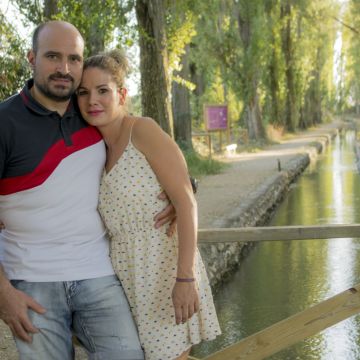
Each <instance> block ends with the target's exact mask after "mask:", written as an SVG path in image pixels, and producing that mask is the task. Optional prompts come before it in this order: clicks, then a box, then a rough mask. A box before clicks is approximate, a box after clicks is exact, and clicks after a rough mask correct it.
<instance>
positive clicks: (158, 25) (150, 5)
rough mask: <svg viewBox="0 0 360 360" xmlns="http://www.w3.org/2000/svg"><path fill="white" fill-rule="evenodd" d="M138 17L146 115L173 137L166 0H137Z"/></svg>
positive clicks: (142, 91) (142, 98)
mask: <svg viewBox="0 0 360 360" xmlns="http://www.w3.org/2000/svg"><path fill="white" fill-rule="evenodd" d="M136 18H137V21H138V25H139V45H140V72H141V95H142V96H141V104H142V111H143V115H144V116H150V117H152V118H153V119H154V120H155V121H157V122H158V123H159V124H160V126H161V127H162V128H163V130H164V131H166V132H167V133H168V134H169V135H171V136H173V118H172V111H171V100H170V96H171V84H170V80H169V74H168V54H167V44H166V32H165V12H164V3H163V0H137V1H136Z"/></svg>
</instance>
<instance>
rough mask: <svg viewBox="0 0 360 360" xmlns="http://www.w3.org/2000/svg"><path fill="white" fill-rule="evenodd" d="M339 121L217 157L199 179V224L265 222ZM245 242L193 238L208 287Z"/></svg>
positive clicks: (228, 269)
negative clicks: (212, 171) (215, 171)
mask: <svg viewBox="0 0 360 360" xmlns="http://www.w3.org/2000/svg"><path fill="white" fill-rule="evenodd" d="M343 126H344V125H343V123H340V122H336V123H331V124H326V125H322V126H320V127H318V128H315V129H312V130H308V131H306V132H302V133H297V134H295V135H293V136H292V137H291V138H288V139H287V140H283V141H281V142H280V143H279V144H276V145H272V146H269V147H267V148H266V149H264V150H262V151H260V152H258V153H254V154H249V153H241V154H237V155H235V156H233V157H229V158H225V159H223V160H224V161H227V162H229V163H230V166H229V168H228V169H227V170H226V171H225V172H224V173H222V174H219V175H215V176H210V177H206V178H204V179H203V180H201V181H200V186H199V193H198V195H197V199H198V205H199V227H200V228H226V227H246V226H262V225H265V224H266V223H267V222H268V221H269V219H270V218H271V216H272V214H273V213H274V210H275V209H276V207H277V205H278V204H279V203H280V202H281V200H282V199H283V197H284V195H285V194H286V193H287V192H288V190H289V187H290V185H291V183H293V182H294V181H295V180H296V178H297V177H298V176H299V175H300V174H301V173H302V172H303V171H304V170H305V169H306V168H307V166H308V165H309V164H310V163H311V162H314V161H316V159H317V158H318V157H319V156H320V155H321V153H322V152H323V149H324V148H325V147H326V146H327V145H328V144H329V143H330V142H331V138H332V137H334V136H336V134H337V133H338V132H339V131H340V130H341V129H342V128H343ZM359 153H360V152H359ZM250 247H251V244H250V243H248V244H247V243H238V244H234V243H231V244H229V243H222V242H221V239H219V243H217V244H201V243H199V248H200V252H201V254H202V257H203V260H204V263H205V266H206V268H207V272H208V275H209V279H210V283H211V285H212V287H213V289H215V290H216V289H217V287H218V285H219V284H221V283H222V282H223V281H224V280H225V279H226V278H227V277H228V276H229V275H230V274H231V273H232V272H233V270H234V269H235V268H237V267H238V266H239V265H240V264H241V260H242V258H243V257H244V256H245V254H246V253H247V252H248V251H249V249H250Z"/></svg>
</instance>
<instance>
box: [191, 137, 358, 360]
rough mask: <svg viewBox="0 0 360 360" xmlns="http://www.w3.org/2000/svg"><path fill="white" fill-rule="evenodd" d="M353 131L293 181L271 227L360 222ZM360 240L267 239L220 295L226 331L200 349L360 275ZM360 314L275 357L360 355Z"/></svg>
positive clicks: (333, 359) (324, 359) (350, 358)
mask: <svg viewBox="0 0 360 360" xmlns="http://www.w3.org/2000/svg"><path fill="white" fill-rule="evenodd" d="M354 141H355V133H354V132H350V131H349V132H346V133H345V134H343V135H342V136H341V137H340V136H338V137H337V138H336V139H335V140H334V141H333V144H332V145H331V146H330V147H328V148H327V150H326V152H325V154H324V155H323V156H322V158H321V159H320V160H319V161H317V163H316V164H315V166H314V167H311V168H309V169H308V170H307V172H306V173H305V174H304V175H303V176H302V177H301V178H300V179H299V181H298V182H297V183H296V184H295V185H293V188H292V190H291V191H290V193H289V195H288V196H287V198H286V199H285V200H284V202H283V203H282V205H281V206H280V207H279V210H278V211H277V214H276V216H275V217H274V219H273V221H272V223H271V225H279V226H281V225H312V224H326V223H328V224H336V223H359V222H360V186H359V180H360V177H359V174H358V172H357V169H356V164H355V158H354V150H353V147H354ZM359 256H360V241H359V239H332V240H314V239H313V240H307V241H291V242H290V241H289V242H281V241H279V242H263V243H261V244H259V245H258V246H257V247H255V248H254V249H253V250H252V252H251V253H250V255H249V256H248V257H247V258H246V259H245V261H244V262H243V264H242V265H241V268H240V270H239V271H238V272H237V273H236V274H235V275H234V277H233V278H232V280H231V281H230V282H229V283H228V284H226V286H224V287H223V288H222V289H221V290H220V291H219V293H218V294H217V295H216V296H215V302H216V306H217V310H218V314H219V318H220V322H221V325H222V329H223V335H222V336H221V337H220V338H219V339H217V340H215V341H213V342H210V343H208V344H203V345H200V346H197V347H195V351H194V354H195V355H196V356H198V357H204V356H206V355H208V354H210V353H212V352H214V351H217V350H219V349H220V348H223V347H225V346H228V345H230V344H231V343H233V342H235V341H238V340H240V339H242V338H244V337H246V336H248V335H251V334H253V333H254V332H256V331H259V330H261V329H263V328H265V327H267V326H269V325H271V324H273V323H275V322H277V321H280V320H282V319H284V318H286V317H288V316H290V315H292V314H294V313H296V312H298V311H301V310H304V309H305V308H307V307H310V306H312V305H314V304H316V303H318V302H320V301H321V300H324V299H326V298H328V297H330V296H333V295H335V294H337V293H339V292H341V291H343V290H345V289H347V288H349V287H351V286H352V285H355V284H357V283H358V282H359V280H360V265H359V262H358V261H357V259H358V258H359ZM359 329H360V316H356V317H353V318H351V319H348V320H345V321H343V322H341V323H340V324H337V325H335V326H333V327H332V328H330V329H327V330H326V331H323V332H321V333H320V334H318V335H316V336H314V337H312V338H310V339H307V340H305V341H303V342H300V343H298V344H296V345H294V346H292V347H290V348H288V349H286V350H284V351H282V352H279V353H278V354H276V355H274V356H272V357H271V358H269V359H271V360H287V359H289V360H295V359H301V360H310V359H314V360H320V359H321V360H359V359H360V333H359Z"/></svg>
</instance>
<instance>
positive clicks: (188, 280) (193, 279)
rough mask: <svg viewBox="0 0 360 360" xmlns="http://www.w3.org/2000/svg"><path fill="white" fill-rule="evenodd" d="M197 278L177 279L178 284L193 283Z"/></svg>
mask: <svg viewBox="0 0 360 360" xmlns="http://www.w3.org/2000/svg"><path fill="white" fill-rule="evenodd" d="M193 281H195V278H178V277H177V278H176V282H193Z"/></svg>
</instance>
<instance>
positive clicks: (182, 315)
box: [172, 281, 199, 325]
mask: <svg viewBox="0 0 360 360" xmlns="http://www.w3.org/2000/svg"><path fill="white" fill-rule="evenodd" d="M172 301H173V304H174V310H175V320H176V324H177V325H179V324H181V323H185V322H186V321H187V320H189V319H190V318H191V317H192V316H193V315H194V314H195V313H196V312H198V311H199V294H198V291H197V288H196V283H195V281H193V282H176V283H175V285H174V288H173V291H172Z"/></svg>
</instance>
